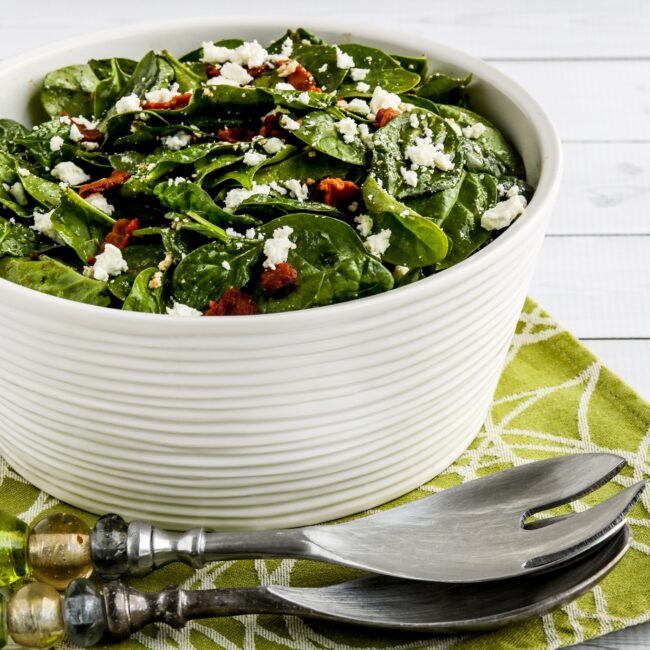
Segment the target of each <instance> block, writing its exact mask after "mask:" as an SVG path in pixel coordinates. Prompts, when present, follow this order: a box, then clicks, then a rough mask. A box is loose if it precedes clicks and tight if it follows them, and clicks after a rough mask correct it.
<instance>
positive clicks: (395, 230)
mask: <svg viewBox="0 0 650 650" xmlns="http://www.w3.org/2000/svg"><path fill="white" fill-rule="evenodd" d="M361 189H362V192H363V200H364V202H365V204H366V209H367V210H368V213H369V214H370V216H371V217H372V220H373V230H374V231H375V232H379V231H381V230H384V229H388V230H390V232H391V236H390V240H389V241H390V244H389V246H388V249H387V250H386V252H385V253H384V254H383V256H382V257H383V259H384V260H385V261H387V262H390V263H391V264H397V265H399V266H408V267H409V268H417V267H421V266H430V265H432V264H435V263H437V262H440V261H441V260H443V259H444V258H445V256H446V255H447V249H448V240H447V236H446V235H445V233H444V232H443V231H442V230H441V229H440V228H439V227H438V226H437V225H436V224H435V223H434V222H433V221H431V220H429V219H425V218H424V217H423V216H421V215H420V214H418V213H417V212H415V211H414V210H411V209H410V208H408V207H407V206H406V205H404V204H403V203H400V202H399V201H397V200H396V199H394V198H393V197H392V196H390V194H388V192H386V191H385V190H384V189H383V188H382V187H381V186H380V185H379V184H378V183H377V181H376V180H375V179H374V178H372V177H371V176H369V177H368V178H367V179H366V182H365V183H364V184H363V187H362V188H361Z"/></svg>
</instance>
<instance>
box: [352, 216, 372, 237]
mask: <svg viewBox="0 0 650 650" xmlns="http://www.w3.org/2000/svg"><path fill="white" fill-rule="evenodd" d="M354 221H355V223H356V224H357V230H358V231H359V234H360V235H361V236H362V237H367V236H368V235H369V234H370V233H371V232H372V217H371V216H370V215H368V214H358V215H357V216H356V217H355V218H354Z"/></svg>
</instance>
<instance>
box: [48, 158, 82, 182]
mask: <svg viewBox="0 0 650 650" xmlns="http://www.w3.org/2000/svg"><path fill="white" fill-rule="evenodd" d="M52 176H54V178H56V179H58V180H60V181H61V182H62V183H68V184H69V185H81V184H82V183H87V182H88V181H89V180H90V176H88V174H86V172H85V171H84V170H83V169H81V167H78V166H77V165H75V164H74V163H73V162H69V161H65V162H60V163H59V164H58V165H55V166H54V167H53V168H52Z"/></svg>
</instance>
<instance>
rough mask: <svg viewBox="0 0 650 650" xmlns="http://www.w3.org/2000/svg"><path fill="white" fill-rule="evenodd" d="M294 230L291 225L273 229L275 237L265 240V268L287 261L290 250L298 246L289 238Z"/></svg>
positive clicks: (271, 267) (272, 267)
mask: <svg viewBox="0 0 650 650" xmlns="http://www.w3.org/2000/svg"><path fill="white" fill-rule="evenodd" d="M292 232H293V228H292V227H291V226H282V228H276V229H275V230H274V231H273V237H271V238H270V239H267V240H266V241H265V242H264V255H266V259H265V260H264V262H263V264H262V266H263V267H264V268H265V269H271V270H273V269H275V267H276V265H277V264H281V263H282V262H286V261H287V258H288V256H289V251H290V250H293V249H294V248H296V245H295V244H294V243H293V242H292V241H291V240H290V239H289V236H290V235H291V233H292Z"/></svg>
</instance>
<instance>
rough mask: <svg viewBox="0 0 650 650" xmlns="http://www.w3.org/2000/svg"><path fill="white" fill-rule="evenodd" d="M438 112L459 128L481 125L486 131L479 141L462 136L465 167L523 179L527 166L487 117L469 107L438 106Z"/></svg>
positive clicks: (478, 138)
mask: <svg viewBox="0 0 650 650" xmlns="http://www.w3.org/2000/svg"><path fill="white" fill-rule="evenodd" d="M436 108H437V109H438V113H439V114H440V115H442V117H444V118H448V119H452V120H454V121H455V123H456V125H457V127H456V128H457V129H458V128H460V129H463V128H464V127H471V126H473V125H475V124H479V123H480V124H482V125H483V126H484V127H485V130H484V132H483V133H482V134H481V135H479V136H478V137H477V138H473V139H470V138H467V137H460V138H459V140H460V145H461V149H462V150H463V153H464V158H465V167H466V168H467V169H468V170H469V171H471V172H487V173H488V174H492V175H493V176H496V177H499V176H503V175H509V176H519V177H520V176H523V175H524V165H523V163H522V161H521V158H520V157H519V154H518V153H517V152H516V150H515V149H514V147H513V146H512V145H510V143H509V142H508V141H507V140H506V139H505V137H504V136H503V134H502V133H501V132H500V131H499V130H498V129H497V128H496V127H495V126H494V125H493V124H492V123H491V122H489V121H488V120H487V119H486V118H484V117H481V116H480V115H477V114H476V113H473V112H472V111H470V110H468V109H466V108H460V107H458V106H451V105H449V104H437V105H436Z"/></svg>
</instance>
